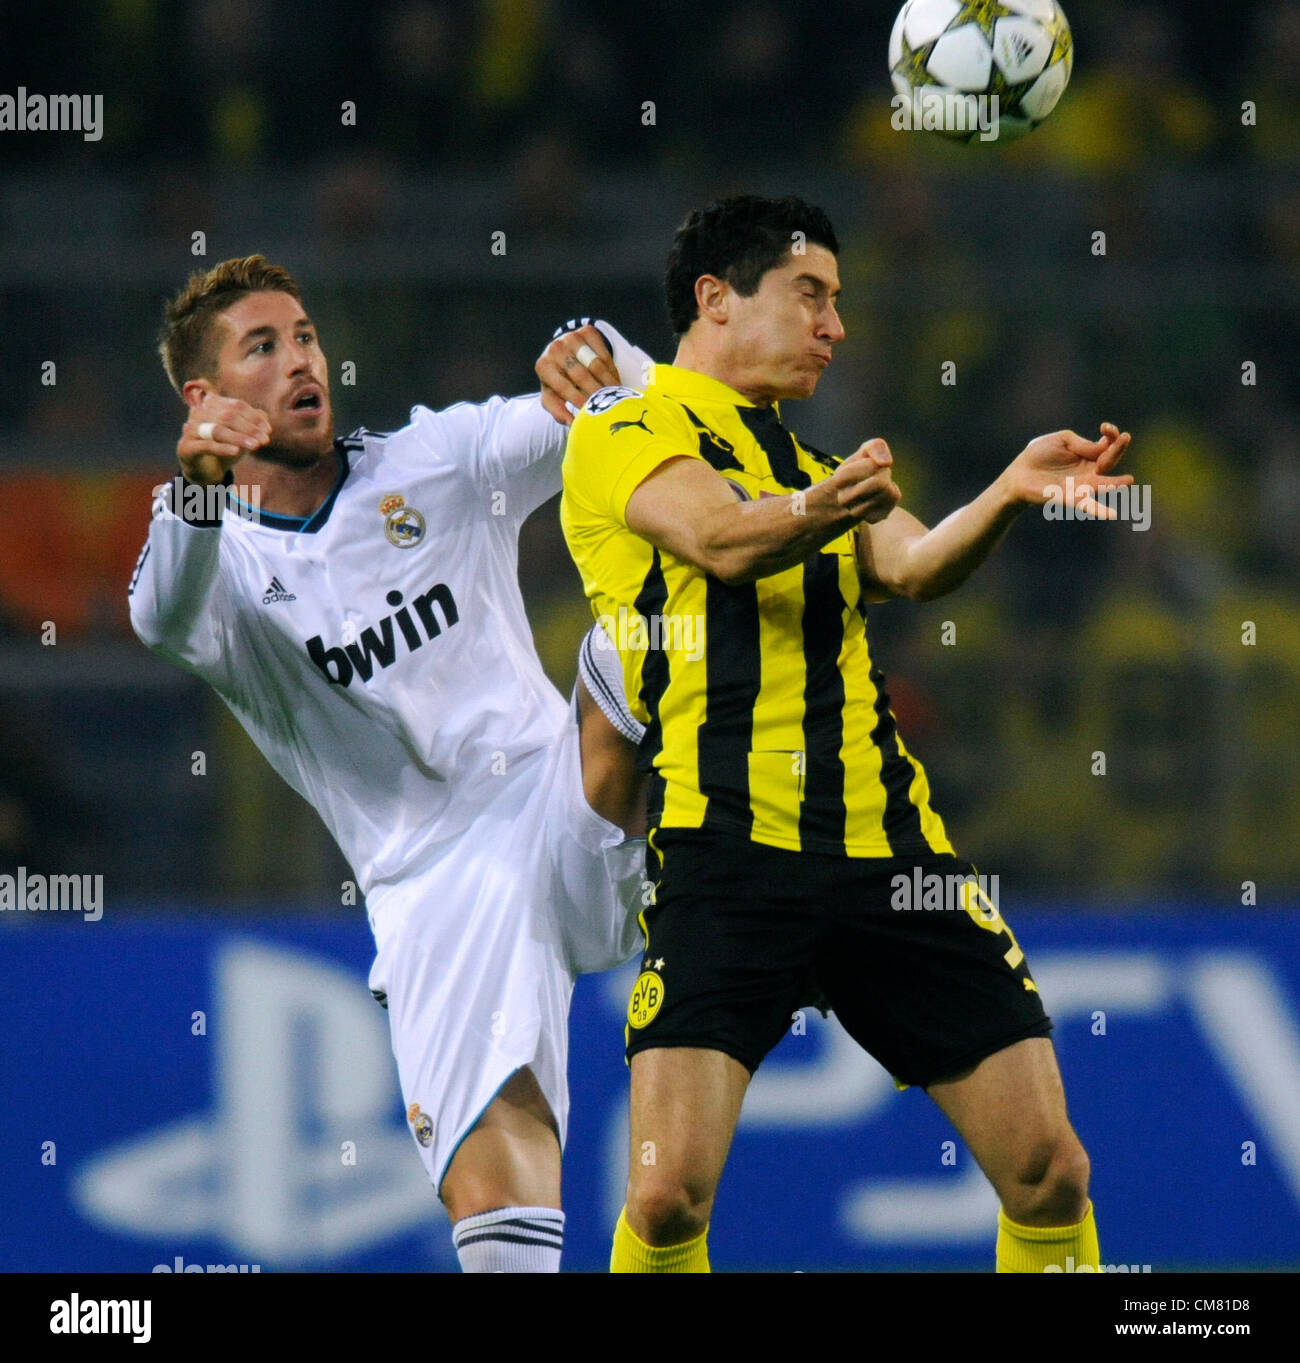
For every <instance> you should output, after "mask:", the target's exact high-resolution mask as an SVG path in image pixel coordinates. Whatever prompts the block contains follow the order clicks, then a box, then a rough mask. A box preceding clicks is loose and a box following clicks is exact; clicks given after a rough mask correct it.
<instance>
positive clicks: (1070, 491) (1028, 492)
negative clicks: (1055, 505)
mask: <svg viewBox="0 0 1300 1363" xmlns="http://www.w3.org/2000/svg"><path fill="white" fill-rule="evenodd" d="M1131 439H1132V437H1131V436H1130V435H1129V433H1128V432H1127V431H1124V432H1123V433H1122V434H1121V433H1120V430H1119V428H1118V427H1117V426H1112V425H1111V423H1110V422H1109V421H1104V422H1102V425H1101V438H1100V439H1098V440H1085V439H1084V438H1083V436H1081V435H1077V434H1076V433H1075V432H1074V431H1053V432H1052V433H1051V434H1050V435H1040V436H1039V437H1038V438H1037V439H1036V440H1031V441H1030V442H1029V444H1028V445H1026V446H1025V448H1024V449H1023V450H1021V452H1020V453H1019V454H1018V455H1017V456H1016V458H1015V459H1014V460H1013V461H1012V462H1011V464H1010V466H1009V467H1008V469H1007V472H1006V475H1005V476H1006V477H1007V479H1008V480H1009V485H1010V492H1011V496H1012V498H1013V499H1014V500H1015V501H1017V502H1020V503H1023V504H1025V505H1026V506H1042V505H1043V503H1044V502H1045V501H1047V499H1048V498H1049V497H1052V496H1059V497H1061V498H1062V499H1066V498H1068V499H1069V500H1070V501H1072V503H1073V505H1074V507H1075V509H1076V510H1078V511H1082V512H1084V513H1085V514H1087V515H1089V516H1094V517H1096V518H1097V519H1098V520H1103V521H1113V520H1115V519H1116V517H1117V516H1118V514H1119V513H1118V512H1117V511H1116V510H1115V508H1114V507H1113V506H1106V505H1105V504H1104V503H1102V502H1099V501H1098V500H1097V497H1096V494H1097V492H1098V491H1099V490H1100V489H1102V488H1108V487H1127V486H1128V485H1129V484H1131V483H1132V481H1133V475H1132V474H1131V473H1125V474H1120V475H1118V476H1116V475H1114V474H1112V472H1111V470H1112V469H1114V468H1115V466H1116V465H1117V464H1118V463H1119V461H1120V460H1121V459H1122V458H1123V457H1124V451H1125V450H1126V449H1128V446H1129V441H1130V440H1131ZM1067 479H1069V480H1070V481H1069V482H1068V483H1067V481H1066V480H1067ZM1053 489H1055V490H1056V491H1055V493H1054V492H1053Z"/></svg>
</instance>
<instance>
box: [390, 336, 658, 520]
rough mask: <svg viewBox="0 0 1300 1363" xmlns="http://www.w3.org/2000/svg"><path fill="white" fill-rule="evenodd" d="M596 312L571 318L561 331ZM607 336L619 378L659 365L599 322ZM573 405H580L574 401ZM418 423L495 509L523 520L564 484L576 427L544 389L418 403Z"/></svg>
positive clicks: (635, 379)
mask: <svg viewBox="0 0 1300 1363" xmlns="http://www.w3.org/2000/svg"><path fill="white" fill-rule="evenodd" d="M590 320H591V319H589V318H586V317H583V318H581V319H572V320H570V321H569V322H567V323H566V324H565V325H564V326H562V327H560V328H559V330H558V331H557V332H556V335H557V336H558V335H561V334H562V333H563V332H565V331H571V330H575V329H577V328H578V327H580V326H583V325H585V324H587V323H588V322H589V321H590ZM592 325H594V326H595V327H596V329H597V330H598V331H599V332H600V333H601V335H602V336H603V337H604V338H605V341H606V343H607V344H608V345H609V347H610V350H611V352H612V355H613V359H614V363H615V366H616V367H617V369H618V373H619V378H620V379H621V380H622V381H623V382H624V383H628V384H633V385H636V384H641V385H644V383H645V382H646V380H647V378H648V374H649V370H650V369H651V368H652V367H653V363H654V362H653V361H652V360H651V358H650V356H649V355H647V354H646V353H645V351H644V350H641V349H640V348H639V347H637V346H634V345H632V344H630V343H629V342H628V341H627V340H626V339H625V338H624V337H623V336H622V335H621V334H620V333H619V331H618V330H617V329H616V328H614V327H612V326H610V324H609V323H608V322H604V321H600V320H596V321H595V322H593V323H592ZM569 410H570V411H573V410H574V409H573V408H572V407H571V406H570V409H569ZM411 422H412V425H413V426H414V427H415V429H416V431H417V433H419V434H420V435H421V436H422V438H423V439H424V440H425V441H426V443H427V444H428V445H429V446H430V448H431V450H432V451H433V452H434V453H435V455H436V456H439V457H441V458H443V459H447V460H450V461H451V462H452V463H454V464H455V465H457V466H458V467H459V469H460V470H461V471H462V472H464V473H465V474H466V475H467V476H468V477H469V479H470V480H471V481H472V483H473V484H474V485H475V487H476V489H477V490H478V492H479V494H480V495H481V496H483V497H484V498H486V499H487V502H488V504H489V509H490V512H491V514H492V515H493V516H504V517H506V518H508V520H509V521H510V522H511V523H513V524H515V525H522V524H523V522H524V521H525V520H527V518H528V517H529V515H531V514H532V512H534V511H535V510H536V509H537V508H538V507H539V506H541V504H542V503H543V502H545V501H547V500H548V499H549V498H551V497H554V496H555V494H556V493H558V492H559V491H560V488H561V486H562V478H561V474H560V469H561V466H562V465H563V462H564V446H565V442H566V440H567V439H568V434H569V430H568V427H567V426H562V425H560V423H559V422H558V421H556V420H555V418H554V417H552V416H551V415H550V413H548V412H547V411H546V409H545V408H544V407H543V406H542V402H541V398H540V397H539V396H538V395H537V394H535V393H534V394H530V395H528V396H525V397H517V398H499V397H494V398H489V399H488V400H487V401H486V402H480V403H473V402H459V403H457V404H456V405H455V406H453V407H446V408H444V409H443V410H442V411H436V412H435V411H431V410H430V409H429V408H427V407H415V408H413V409H412V411H411Z"/></svg>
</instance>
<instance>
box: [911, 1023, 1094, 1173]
mask: <svg viewBox="0 0 1300 1363" xmlns="http://www.w3.org/2000/svg"><path fill="white" fill-rule="evenodd" d="M926 1092H927V1093H928V1094H929V1095H930V1097H931V1098H932V1099H933V1100H934V1101H935V1103H936V1104H937V1105H938V1106H939V1108H940V1110H941V1111H942V1112H943V1113H944V1115H945V1116H946V1117H947V1118H948V1120H949V1121H950V1122H952V1124H953V1126H955V1127H956V1128H957V1131H958V1133H959V1134H960V1135H961V1138H962V1140H964V1141H965V1142H966V1145H967V1147H968V1148H969V1150H970V1152H971V1154H972V1155H973V1156H974V1157H975V1160H976V1162H977V1163H978V1164H979V1166H980V1168H981V1169H983V1170H984V1172H985V1173H986V1174H987V1175H988V1177H989V1179H990V1181H991V1182H992V1183H993V1184H994V1186H995V1187H998V1186H1000V1185H1002V1184H1003V1183H1004V1182H1009V1181H1020V1182H1037V1181H1039V1180H1040V1179H1042V1178H1044V1177H1046V1175H1047V1173H1048V1171H1049V1169H1050V1167H1051V1165H1052V1163H1053V1161H1055V1160H1060V1159H1062V1158H1067V1159H1076V1158H1077V1157H1078V1156H1080V1155H1081V1154H1082V1147H1081V1146H1079V1144H1078V1139H1077V1137H1076V1136H1075V1135H1074V1132H1073V1130H1072V1128H1071V1126H1070V1121H1069V1117H1068V1115H1067V1112H1066V1103H1065V1086H1064V1084H1063V1083H1062V1082H1061V1071H1060V1067H1059V1066H1058V1065H1057V1063H1056V1051H1055V1049H1054V1048H1053V1046H1052V1043H1051V1040H1050V1039H1049V1038H1047V1037H1029V1038H1026V1039H1025V1040H1023V1041H1018V1042H1016V1043H1015V1044H1014V1045H1011V1046H1007V1047H1005V1048H1004V1049H1003V1050H1000V1051H996V1052H994V1054H992V1055H989V1056H986V1057H985V1058H984V1059H983V1060H981V1061H980V1062H979V1063H978V1064H977V1065H975V1066H973V1067H972V1068H971V1069H969V1070H967V1071H965V1072H963V1073H961V1074H957V1075H954V1076H952V1077H950V1078H947V1079H942V1080H939V1081H937V1082H935V1083H932V1084H930V1085H928V1087H927V1088H926Z"/></svg>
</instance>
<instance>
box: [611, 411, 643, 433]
mask: <svg viewBox="0 0 1300 1363" xmlns="http://www.w3.org/2000/svg"><path fill="white" fill-rule="evenodd" d="M624 426H640V428H641V429H642V430H643V431H644V432H645V433H646V435H654V432H653V431H652V430H651V429H650V427H649V426H647V425H646V424H645V412H642V413H641V416H640V418H639V419H638V420H636V421H612V422H610V426H609V433H610V435H617V434H618V433H619V431H621V430H622V429H623V427H624Z"/></svg>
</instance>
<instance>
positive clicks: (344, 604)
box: [130, 338, 621, 892]
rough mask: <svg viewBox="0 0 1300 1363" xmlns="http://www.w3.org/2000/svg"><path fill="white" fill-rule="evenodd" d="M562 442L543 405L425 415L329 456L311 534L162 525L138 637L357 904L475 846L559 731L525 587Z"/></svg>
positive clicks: (148, 549)
mask: <svg viewBox="0 0 1300 1363" xmlns="http://www.w3.org/2000/svg"><path fill="white" fill-rule="evenodd" d="M620 339H621V338H620ZM566 434H567V432H566V429H565V428H564V427H563V426H561V425H559V424H558V423H557V422H555V421H554V420H553V419H552V418H551V417H550V416H549V415H548V414H547V413H546V411H545V410H544V409H543V408H542V406H541V403H540V400H539V399H538V397H537V396H536V395H533V396H530V397H519V398H511V399H503V398H491V399H490V400H489V401H487V402H485V403H482V404H472V403H459V404H457V405H456V406H453V407H449V408H447V409H446V410H444V411H439V412H435V411H431V410H429V409H428V408H424V407H416V408H414V409H413V410H412V413H411V422H410V425H408V426H405V427H403V429H401V430H400V431H395V432H393V433H391V434H387V435H382V434H375V433H372V432H369V431H366V430H361V431H358V432H357V433H355V434H354V435H352V436H349V437H347V438H345V439H340V440H338V441H336V444H335V448H336V450H338V452H339V454H340V459H341V463H340V475H339V481H338V483H337V484H336V485H335V488H334V491H333V492H332V493H331V495H330V497H329V498H328V499H327V500H326V502H325V503H324V504H323V505H322V506H321V508H320V509H319V510H318V511H317V512H316V513H315V514H314V515H313V516H311V517H310V518H307V519H306V521H305V522H303V521H297V520H290V519H287V518H281V517H276V516H271V515H268V514H267V513H262V516H261V519H260V521H257V520H252V519H244V518H242V517H240V516H238V515H234V514H232V513H231V512H230V511H229V510H228V511H227V512H226V514H225V518H224V521H223V523H222V524H221V525H220V526H217V527H210V528H209V527H202V526H195V525H190V524H187V523H186V522H185V521H183V520H181V519H180V518H178V517H177V516H176V515H175V514H173V512H172V511H171V510H170V509H169V506H168V503H167V500H166V499H161V500H160V501H159V503H157V504H156V505H155V509H154V514H155V519H154V521H153V523H152V525H151V527H150V530H149V538H148V542H147V544H146V545H145V548H144V551H143V553H142V554H141V557H140V561H139V563H138V564H137V567H136V572H135V576H134V578H133V580H132V584H131V599H130V607H131V623H132V625H133V626H134V628H135V631H136V633H137V634H138V635H139V637H140V638H141V640H143V642H144V643H145V644H147V645H148V646H149V647H150V648H152V649H154V650H155V651H157V652H158V653H160V654H163V655H164V656H167V657H169V658H172V659H174V660H175V661H177V662H179V663H181V664H182V665H183V666H185V667H186V668H188V669H189V670H191V671H193V672H195V673H197V674H198V675H199V676H200V677H202V678H203V679H204V680H205V681H207V682H209V683H210V684H211V685H212V686H213V687H214V688H215V689H216V691H217V692H218V694H220V696H221V697H222V699H223V700H224V701H225V702H226V704H227V705H228V706H229V707H230V709H231V710H232V711H233V712H234V713H235V715H236V717H237V718H238V719H239V722H240V723H241V724H242V725H243V726H244V728H245V729H246V730H247V731H248V733H249V734H250V736H251V737H252V739H253V741H254V743H256V744H257V746H258V747H259V748H260V749H261V751H262V752H263V753H264V754H265V756H266V757H267V759H268V760H269V761H270V763H271V765H272V766H273V767H274V768H275V769H276V770H277V771H278V772H279V773H280V774H281V775H282V776H283V777H284V778H285V780H286V781H288V782H289V784H290V785H291V786H293V788H294V789H295V790H297V791H298V792H299V793H300V794H302V795H303V796H304V797H305V798H306V799H307V800H309V801H310V802H311V804H312V805H314V806H315V808H316V809H317V811H318V812H319V813H320V815H321V817H322V818H323V819H324V821H325V823H326V825H327V826H328V828H329V829H330V831H331V832H332V833H333V835H334V837H335V839H336V840H337V842H338V844H339V846H340V848H341V849H342V851H343V853H344V855H345V856H346V857H347V859H348V861H349V863H350V865H351V866H352V868H353V871H354V872H355V874H356V876H357V879H358V884H359V885H360V887H361V889H362V891H363V892H368V891H369V889H370V888H371V886H372V885H374V884H376V883H378V882H383V881H393V880H395V879H397V878H399V877H400V876H401V875H402V874H403V873H404V872H406V871H408V870H409V869H410V868H411V867H412V866H414V865H415V864H416V863H417V862H418V861H419V860H420V858H421V857H422V856H423V855H424V854H425V853H426V852H428V851H430V850H431V849H432V848H433V847H434V844H440V843H442V842H443V840H445V839H448V838H451V837H454V836H455V835H456V834H457V833H458V832H460V831H462V830H463V829H464V828H466V827H467V826H468V825H469V824H470V823H471V822H472V821H473V819H474V818H475V816H476V815H477V814H478V813H479V812H480V811H481V810H482V809H483V808H484V806H485V805H486V804H487V803H489V802H490V801H491V800H492V799H493V797H494V795H495V794H497V793H500V792H501V791H503V789H504V786H505V784H507V783H509V782H510V780H511V775H512V772H513V771H514V770H515V768H516V765H517V764H518V763H519V762H520V761H521V759H523V758H524V757H526V756H527V755H528V754H529V753H533V752H535V751H537V750H538V749H541V748H543V747H545V746H547V745H548V744H550V743H552V742H553V741H554V740H555V739H556V738H557V736H558V734H559V732H560V730H561V728H562V726H563V725H564V724H566V723H567V722H569V720H568V709H567V706H566V704H565V702H564V701H563V699H562V698H561V696H560V695H559V693H558V692H557V691H556V689H555V688H554V687H553V686H552V685H551V683H550V682H549V681H548V680H547V678H546V675H545V674H544V673H543V671H542V667H541V664H540V663H539V662H538V659H537V654H536V652H535V650H534V648H533V642H532V636H531V633H530V631H529V627H528V620H527V617H526V616H525V613H524V604H523V600H522V597H521V595H520V590H519V581H518V571H517V557H518V538H519V528H520V526H521V525H522V523H523V521H524V519H525V518H526V517H527V516H528V514H529V513H530V512H531V511H533V510H534V508H536V507H537V506H539V505H540V504H541V503H542V502H544V501H545V500H546V499H547V498H548V497H550V496H552V495H553V494H554V493H557V492H558V491H559V490H560V464H561V460H562V457H563V451H564V442H565V437H566ZM237 477H238V474H237V472H236V479H237Z"/></svg>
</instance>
